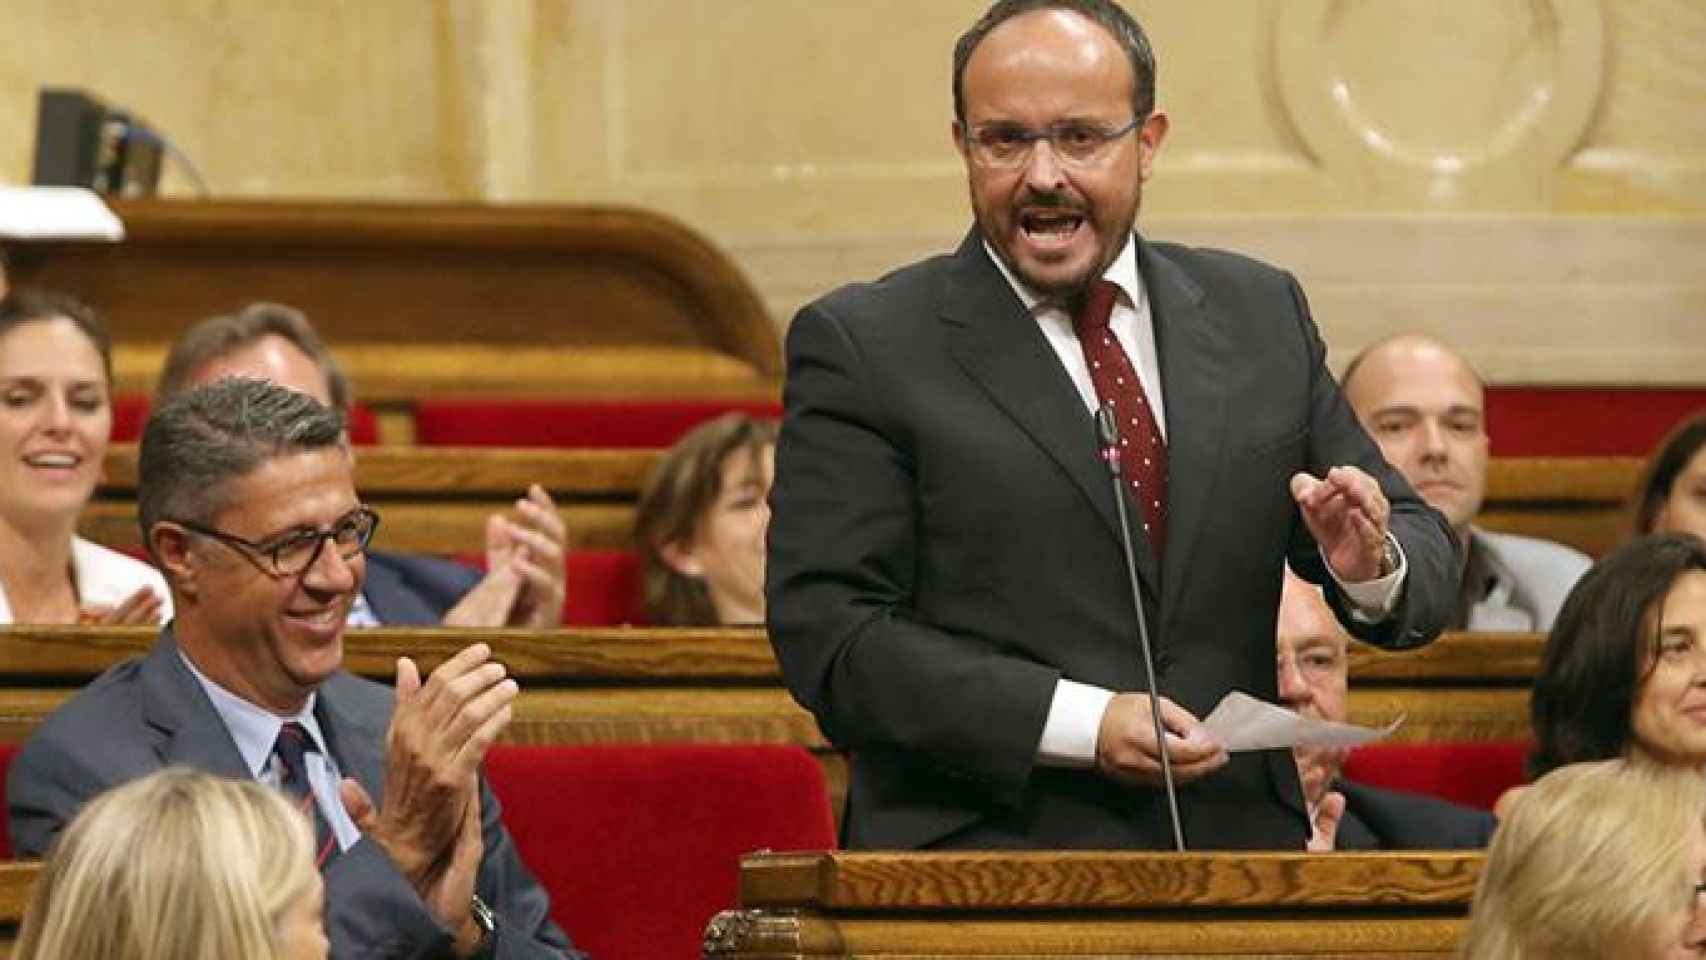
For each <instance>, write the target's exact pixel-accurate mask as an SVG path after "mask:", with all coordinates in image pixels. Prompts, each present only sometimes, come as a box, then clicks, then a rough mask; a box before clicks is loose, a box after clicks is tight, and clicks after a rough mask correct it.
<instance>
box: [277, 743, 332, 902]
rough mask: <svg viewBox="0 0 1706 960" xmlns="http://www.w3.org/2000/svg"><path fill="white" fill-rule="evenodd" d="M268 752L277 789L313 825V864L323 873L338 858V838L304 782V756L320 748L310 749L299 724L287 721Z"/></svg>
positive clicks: (305, 776)
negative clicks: (274, 763) (273, 761)
mask: <svg viewBox="0 0 1706 960" xmlns="http://www.w3.org/2000/svg"><path fill="white" fill-rule="evenodd" d="M272 752H273V755H274V756H276V757H278V761H279V783H278V786H279V789H281V790H283V791H284V792H285V794H286V795H287V796H289V797H290V798H291V799H292V800H295V801H296V805H297V807H298V808H300V809H301V810H302V812H303V814H304V815H305V816H307V817H308V818H309V819H310V820H311V821H312V822H313V824H314V848H315V850H316V851H318V852H317V853H316V854H315V857H314V863H315V865H316V866H318V867H320V868H322V869H324V868H325V866H326V864H327V863H328V862H330V860H331V859H332V858H333V857H335V856H337V855H338V853H339V849H338V836H337V834H336V833H335V832H333V830H332V825H331V823H330V822H328V821H327V820H326V814H325V811H323V810H321V809H320V805H319V804H318V803H316V802H314V788H313V787H312V786H311V785H310V784H309V782H308V765H307V763H306V758H307V755H308V754H309V753H310V752H313V753H319V752H320V748H319V747H317V746H315V745H314V738H313V737H310V736H309V735H308V731H307V729H305V728H304V727H303V726H302V724H300V723H297V722H295V721H291V722H289V723H286V724H285V725H284V726H282V727H280V728H279V730H278V740H277V741H276V742H275V743H274V744H273V748H272Z"/></svg>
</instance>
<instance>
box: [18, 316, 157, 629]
mask: <svg viewBox="0 0 1706 960" xmlns="http://www.w3.org/2000/svg"><path fill="white" fill-rule="evenodd" d="M111 388H112V347H111V341H110V340H109V338H108V335H107V328H106V324H105V322H104V321H102V319H101V317H100V315H99V314H97V313H96V312H95V311H94V310H92V309H90V308H89V307H87V306H85V305H83V304H81V303H78V302H77V301H76V300H73V299H71V298H70V297H67V296H63V295H60V294H55V293H48V292H44V291H33V290H29V289H18V290H15V291H12V292H11V293H10V294H8V295H7V296H5V297H4V298H3V299H0V623H38V624H56V623H58V624H65V623H109V624H156V623H159V622H160V621H161V620H162V619H164V618H169V617H170V616H171V601H170V599H169V594H168V593H167V590H166V582H165V581H164V580H163V579H162V578H161V577H160V574H159V573H158V572H157V571H156V570H155V569H154V568H153V567H151V566H149V565H148V564H146V563H142V562H141V561H138V560H134V559H132V558H130V557H127V556H124V555H123V554H120V553H117V552H115V551H113V550H109V549H107V548H106V547H102V546H99V545H97V544H94V543H91V542H89V541H87V540H84V539H83V538H81V537H79V536H77V520H78V517H79V516H80V515H81V514H82V512H83V508H84V507H85V506H86V505H87V504H88V503H89V498H90V497H92V496H94V493H95V485H96V483H98V482H99V481H100V478H101V471H102V469H103V467H104V458H105V457H106V452H107V440H108V437H109V435H110V433H111V431H112V398H111Z"/></svg>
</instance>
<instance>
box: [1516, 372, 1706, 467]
mask: <svg viewBox="0 0 1706 960" xmlns="http://www.w3.org/2000/svg"><path fill="white" fill-rule="evenodd" d="M1701 410H1706V390H1698V389H1697V390H1658V389H1642V388H1628V389H1620V388H1611V387H1600V388H1589V387H1491V388H1489V389H1488V390H1487V432H1488V434H1489V435H1490V436H1491V437H1492V450H1493V456H1495V457H1645V456H1647V455H1649V454H1651V453H1652V452H1653V450H1654V449H1655V448H1656V447H1658V445H1659V441H1660V440H1662V439H1664V436H1665V434H1666V433H1669V432H1670V429H1671V428H1672V427H1674V426H1675V425H1676V424H1677V423H1679V422H1680V421H1682V420H1683V419H1684V418H1686V417H1688V416H1690V415H1691V414H1694V413H1697V412H1700V411H1701Z"/></svg>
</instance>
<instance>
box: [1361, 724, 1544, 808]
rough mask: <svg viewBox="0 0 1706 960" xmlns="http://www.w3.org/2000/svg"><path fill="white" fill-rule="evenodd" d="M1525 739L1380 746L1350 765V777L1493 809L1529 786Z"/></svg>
mask: <svg viewBox="0 0 1706 960" xmlns="http://www.w3.org/2000/svg"><path fill="white" fill-rule="evenodd" d="M1529 750H1530V745H1529V744H1528V743H1527V742H1526V741H1514V740H1498V741H1492V742H1488V743H1377V744H1371V745H1369V746H1366V747H1361V748H1359V749H1357V750H1356V751H1354V752H1352V753H1351V756H1350V759H1349V760H1347V761H1346V762H1345V770H1344V773H1345V779H1347V780H1354V781H1356V782H1357V783H1366V784H1368V785H1369V786H1374V787H1385V788H1387V789H1389V790H1408V791H1410V792H1412V793H1425V794H1429V795H1432V796H1435V797H1440V798H1442V799H1445V800H1451V801H1453V802H1455V803H1461V804H1464V805H1466V806H1471V807H1480V808H1481V809H1483V810H1491V809H1493V804H1494V803H1495V802H1496V801H1497V800H1498V799H1499V796H1500V795H1501V794H1503V793H1504V792H1505V791H1506V790H1508V789H1510V788H1511V787H1515V786H1520V785H1521V784H1523V783H1525V782H1527V777H1526V776H1525V775H1524V769H1523V768H1524V764H1525V763H1526V762H1527V760H1528V754H1529Z"/></svg>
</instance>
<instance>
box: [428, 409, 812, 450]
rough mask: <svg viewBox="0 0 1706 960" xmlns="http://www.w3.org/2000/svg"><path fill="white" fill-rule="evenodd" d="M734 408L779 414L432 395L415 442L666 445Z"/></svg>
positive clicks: (492, 444)
mask: <svg viewBox="0 0 1706 960" xmlns="http://www.w3.org/2000/svg"><path fill="white" fill-rule="evenodd" d="M732 410H739V411H742V412H745V413H749V414H752V415H753V416H755V417H767V418H776V417H780V416H781V415H782V405H781V404H780V403H777V402H776V401H774V400H729V399H717V398H710V399H694V398H683V399H671V400H533V399H525V400H524V399H516V400H493V399H489V398H466V399H442V398H437V399H425V400H421V401H420V402H418V403H416V404H415V442H416V443H421V444H435V445H439V446H459V447H600V448H613V447H667V446H670V445H671V444H673V443H675V441H677V440H679V439H681V435H682V434H684V433H686V432H687V431H689V430H691V429H693V428H694V427H696V426H698V425H699V424H701V423H704V422H705V421H706V420H710V419H712V418H713V417H717V416H720V415H722V414H724V413H728V412H730V411H732Z"/></svg>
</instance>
